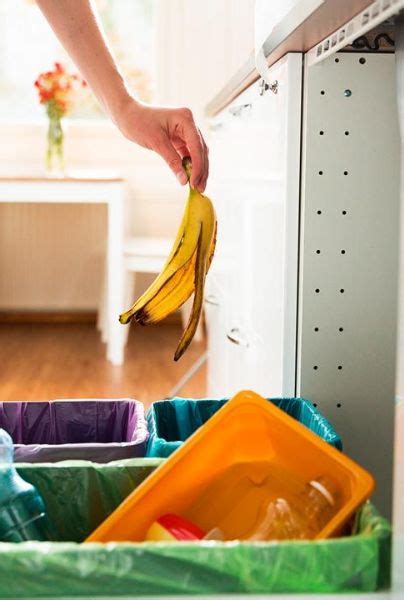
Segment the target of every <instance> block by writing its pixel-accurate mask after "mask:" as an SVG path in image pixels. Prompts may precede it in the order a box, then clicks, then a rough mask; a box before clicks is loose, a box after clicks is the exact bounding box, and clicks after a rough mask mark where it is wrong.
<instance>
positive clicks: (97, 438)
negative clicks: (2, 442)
mask: <svg viewBox="0 0 404 600" xmlns="http://www.w3.org/2000/svg"><path fill="white" fill-rule="evenodd" d="M0 428H2V429H5V430H6V431H7V432H8V433H9V434H10V435H11V437H12V439H13V442H14V460H15V462H30V463H37V462H57V461H59V460H70V459H77V460H91V461H94V462H99V463H106V462H110V461H112V460H120V459H123V458H134V457H142V456H144V455H145V451H146V443H147V438H148V432H147V424H146V420H145V417H144V408H143V404H142V403H141V402H138V401H137V400H130V399H127V398H124V399H119V400H52V401H51V402H0Z"/></svg>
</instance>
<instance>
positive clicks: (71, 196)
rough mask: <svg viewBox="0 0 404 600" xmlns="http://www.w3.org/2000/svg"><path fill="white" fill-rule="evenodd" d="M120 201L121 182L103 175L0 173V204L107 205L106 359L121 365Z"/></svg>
mask: <svg viewBox="0 0 404 600" xmlns="http://www.w3.org/2000/svg"><path fill="white" fill-rule="evenodd" d="M123 201H124V180H123V179H122V178H121V177H119V176H116V175H113V174H108V173H106V172H100V173H99V172H88V173H85V172H77V173H69V174H67V175H66V176H63V177H57V176H46V175H33V176H30V175H25V174H24V175H20V174H10V175H9V174H0V202H3V203H6V202H9V203H41V204H43V203H49V204H56V203H61V204H106V205H107V207H108V230H107V251H106V253H107V256H106V277H105V285H106V293H105V302H106V307H105V313H106V320H107V323H106V327H107V331H106V335H105V338H106V342H107V358H108V360H110V361H111V362H112V363H113V364H114V365H120V364H122V362H123V344H122V341H121V337H122V335H123V331H122V330H123V327H122V325H120V323H119V322H118V316H119V313H120V312H121V311H122V309H123V300H124V297H123V285H124V282H123V269H122V260H123Z"/></svg>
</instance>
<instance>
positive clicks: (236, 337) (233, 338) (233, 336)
mask: <svg viewBox="0 0 404 600" xmlns="http://www.w3.org/2000/svg"><path fill="white" fill-rule="evenodd" d="M226 337H227V339H228V340H229V342H231V343H232V344H236V345H237V346H245V348H248V345H249V344H248V342H247V340H245V339H243V336H242V335H240V329H239V328H238V327H232V329H230V331H229V333H227V334H226Z"/></svg>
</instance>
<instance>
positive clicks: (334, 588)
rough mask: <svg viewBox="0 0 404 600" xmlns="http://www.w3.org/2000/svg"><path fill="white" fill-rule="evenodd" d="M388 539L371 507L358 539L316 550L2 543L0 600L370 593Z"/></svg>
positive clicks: (379, 582)
mask: <svg viewBox="0 0 404 600" xmlns="http://www.w3.org/2000/svg"><path fill="white" fill-rule="evenodd" d="M76 501H77V502H80V499H79V498H77V499H76ZM390 533H391V532H390V527H389V525H388V523H387V522H386V521H385V520H384V519H383V518H381V517H379V516H378V515H377V513H376V512H375V509H374V508H373V507H372V506H371V505H366V506H365V507H364V508H363V509H362V511H361V512H360V515H359V518H358V523H357V534H356V535H352V536H350V537H345V538H339V539H334V540H322V541H318V542H281V543H276V542H272V543H266V542H256V543H245V542H191V543H133V544H131V543H109V544H98V543H93V544H85V545H80V544H75V543H65V542H62V543H57V542H24V543H22V544H8V543H0V597H5V596H6V597H7V598H20V597H22V596H23V597H30V598H47V597H48V598H49V597H52V598H58V597H59V598H61V597H70V598H71V597H75V596H76V597H86V596H87V597H91V598H95V597H98V596H99V597H104V598H105V597H114V596H125V595H126V596H132V597H134V596H135V597H137V596H143V595H163V594H164V595H173V594H194V595H196V594H212V595H218V594H225V593H227V594H230V593H239V594H241V593H255V594H269V593H281V592H283V593H294V592H302V593H315V592H319V593H333V592H340V593H349V592H359V591H362V592H370V591H375V590H376V589H380V588H382V587H386V586H387V585H388V584H389V560H390V557H389V548H390Z"/></svg>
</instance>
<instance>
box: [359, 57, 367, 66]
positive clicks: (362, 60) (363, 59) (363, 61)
mask: <svg viewBox="0 0 404 600" xmlns="http://www.w3.org/2000/svg"><path fill="white" fill-rule="evenodd" d="M359 62H360V64H361V65H364V64H365V63H366V58H363V56H361V58H360V59H359Z"/></svg>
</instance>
